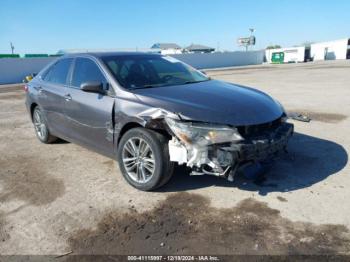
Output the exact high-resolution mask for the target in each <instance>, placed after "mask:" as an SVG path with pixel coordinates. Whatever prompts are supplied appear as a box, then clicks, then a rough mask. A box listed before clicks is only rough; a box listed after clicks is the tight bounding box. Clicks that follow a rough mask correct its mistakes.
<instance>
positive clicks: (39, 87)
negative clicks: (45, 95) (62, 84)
mask: <svg viewBox="0 0 350 262" xmlns="http://www.w3.org/2000/svg"><path fill="white" fill-rule="evenodd" d="M34 88H35V89H36V90H37V91H38V93H39V94H41V93H42V92H43V88H42V87H41V86H37V87H34Z"/></svg>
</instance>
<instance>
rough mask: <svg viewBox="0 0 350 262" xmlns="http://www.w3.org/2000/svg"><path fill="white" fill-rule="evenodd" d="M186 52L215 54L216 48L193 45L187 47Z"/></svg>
mask: <svg viewBox="0 0 350 262" xmlns="http://www.w3.org/2000/svg"><path fill="white" fill-rule="evenodd" d="M184 51H185V52H186V53H213V52H214V51H215V48H213V47H209V46H205V45H197V44H192V45H190V46H188V47H186V48H185V50H184Z"/></svg>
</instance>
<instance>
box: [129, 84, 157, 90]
mask: <svg viewBox="0 0 350 262" xmlns="http://www.w3.org/2000/svg"><path fill="white" fill-rule="evenodd" d="M161 86H162V85H159V84H158V85H157V84H156V85H144V86H136V87H132V88H129V90H135V89H145V88H154V87H161Z"/></svg>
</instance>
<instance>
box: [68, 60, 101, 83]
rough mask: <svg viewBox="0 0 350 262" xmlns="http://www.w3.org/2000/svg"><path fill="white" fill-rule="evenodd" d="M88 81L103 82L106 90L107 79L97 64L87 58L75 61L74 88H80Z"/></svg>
mask: <svg viewBox="0 0 350 262" xmlns="http://www.w3.org/2000/svg"><path fill="white" fill-rule="evenodd" d="M88 81H98V82H101V83H102V84H103V86H104V88H106V83H107V81H106V78H105V77H104V75H103V74H102V72H101V70H100V68H99V67H98V66H97V65H96V63H95V62H94V61H92V60H90V59H87V58H77V59H76V60H75V66H74V72H73V78H72V86H74V87H78V88H79V87H80V85H81V84H82V83H84V82H88Z"/></svg>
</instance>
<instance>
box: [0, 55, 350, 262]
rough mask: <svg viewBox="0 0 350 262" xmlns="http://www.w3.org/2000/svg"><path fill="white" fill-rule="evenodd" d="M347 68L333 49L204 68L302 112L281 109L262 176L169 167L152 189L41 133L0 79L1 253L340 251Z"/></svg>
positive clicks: (344, 227) (348, 217)
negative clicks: (299, 116)
mask: <svg viewBox="0 0 350 262" xmlns="http://www.w3.org/2000/svg"><path fill="white" fill-rule="evenodd" d="M349 69H350V63H349V61H341V62H327V63H326V62H324V63H309V64H289V65H273V66H272V65H262V66H254V67H244V68H242V67H241V68H236V69H225V70H212V71H208V74H209V75H210V76H211V77H213V78H215V79H221V80H225V81H229V82H234V83H239V84H243V85H249V86H252V87H255V88H258V89H260V90H262V91H265V92H267V93H269V94H270V95H272V96H273V97H274V98H276V99H278V100H279V101H280V102H281V103H282V104H283V105H284V106H285V108H286V110H287V111H290V112H303V113H305V114H308V115H309V116H310V117H311V118H313V120H312V121H311V122H310V123H303V122H297V121H292V120H290V121H291V122H294V124H295V130H296V133H295V135H294V137H293V138H292V140H291V141H290V147H289V153H288V154H285V155H283V156H281V158H280V159H279V160H278V161H276V163H275V164H274V166H273V167H272V168H271V170H270V171H269V172H268V173H267V174H266V175H265V177H263V178H262V179H259V180H257V181H251V180H248V179H246V178H244V177H237V178H236V180H235V181H234V182H233V183H231V182H228V181H225V180H223V179H219V178H216V177H209V176H198V177H190V176H189V175H188V174H187V173H186V172H185V171H184V170H183V169H181V168H177V169H176V174H175V175H174V177H173V179H172V180H171V181H170V183H169V184H168V185H167V186H165V187H163V188H162V189H161V190H159V191H157V192H152V193H146V192H140V191H137V190H135V189H133V188H132V187H130V186H129V185H128V184H127V183H126V182H125V181H124V180H123V178H122V177H121V175H120V173H119V170H118V167H117V165H116V164H115V162H114V161H113V160H111V159H108V158H106V157H104V156H101V155H98V154H96V153H94V152H91V151H88V150H86V149H84V148H82V147H79V146H77V145H74V144H71V143H66V142H64V141H61V142H59V143H56V144H52V145H44V144H41V143H40V142H39V141H38V140H37V139H36V137H35V134H34V131H33V126H32V124H31V122H30V121H29V116H28V114H27V112H26V110H25V106H24V93H23V91H19V90H14V89H13V88H11V87H10V88H9V87H5V88H3V87H0V254H2V255H12V254H27V255H30V254H50V255H60V254H65V253H67V252H69V253H71V254H133V253H138V254H203V253H204V254H208V253H209V254H350V233H349V228H350V208H349V204H348V200H349V199H350V191H349V190H348V188H349V187H350V177H349V175H350V167H349V164H348V154H347V152H348V151H349V150H350V137H349V135H348V134H349V130H350V120H349V114H350V100H349V97H350V88H349V82H350V74H349ZM66 258H67V259H70V257H69V256H67V257H66Z"/></svg>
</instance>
